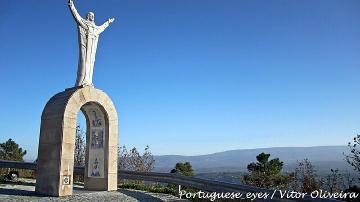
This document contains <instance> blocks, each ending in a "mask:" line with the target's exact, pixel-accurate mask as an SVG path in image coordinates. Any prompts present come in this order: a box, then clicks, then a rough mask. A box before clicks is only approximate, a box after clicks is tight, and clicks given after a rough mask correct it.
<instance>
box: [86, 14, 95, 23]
mask: <svg viewBox="0 0 360 202" xmlns="http://www.w3.org/2000/svg"><path fill="white" fill-rule="evenodd" d="M94 18H95V15H94V13H93V12H89V13H88V14H87V20H89V21H91V22H94Z"/></svg>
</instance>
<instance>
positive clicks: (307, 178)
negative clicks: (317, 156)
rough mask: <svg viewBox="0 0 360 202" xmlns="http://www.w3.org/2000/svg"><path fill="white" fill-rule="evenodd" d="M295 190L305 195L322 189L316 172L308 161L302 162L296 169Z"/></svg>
mask: <svg viewBox="0 0 360 202" xmlns="http://www.w3.org/2000/svg"><path fill="white" fill-rule="evenodd" d="M293 188H294V190H296V191H298V192H304V193H310V192H312V191H315V190H319V189H320V184H319V182H318V180H317V179H316V170H315V169H314V166H313V165H312V163H311V162H310V161H309V160H308V159H304V160H302V161H300V162H299V164H298V166H297V168H296V169H295V172H294V187H293Z"/></svg>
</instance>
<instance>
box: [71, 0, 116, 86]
mask: <svg viewBox="0 0 360 202" xmlns="http://www.w3.org/2000/svg"><path fill="white" fill-rule="evenodd" d="M68 5H69V8H70V11H71V14H72V15H73V17H74V19H75V21H76V23H77V25H78V36H79V66H78V72H77V78H76V83H75V86H93V83H92V78H93V70H94V63H95V54H96V48H97V43H98V39H99V35H100V33H101V32H103V31H104V30H105V29H106V28H107V27H108V26H109V25H110V23H112V22H114V18H111V19H109V20H108V21H106V22H105V23H104V24H102V25H101V26H97V25H96V24H95V22H94V18H95V16H94V13H93V12H89V13H88V14H87V17H86V19H83V18H82V17H81V16H80V15H79V13H78V12H77V10H76V8H75V6H74V2H73V0H68Z"/></svg>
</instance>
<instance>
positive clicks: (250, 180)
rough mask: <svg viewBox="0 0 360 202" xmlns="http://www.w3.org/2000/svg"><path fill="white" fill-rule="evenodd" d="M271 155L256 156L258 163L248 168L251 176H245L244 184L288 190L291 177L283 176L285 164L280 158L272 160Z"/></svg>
mask: <svg viewBox="0 0 360 202" xmlns="http://www.w3.org/2000/svg"><path fill="white" fill-rule="evenodd" d="M269 158H270V154H265V153H261V154H259V155H258V156H256V160H257V162H253V163H250V164H249V165H248V166H247V169H248V171H249V174H247V175H244V178H243V182H244V183H245V184H248V185H252V186H256V187H262V188H287V187H288V185H289V183H290V182H291V176H289V175H283V174H282V173H281V170H282V168H283V162H282V161H280V160H279V158H275V159H271V160H269Z"/></svg>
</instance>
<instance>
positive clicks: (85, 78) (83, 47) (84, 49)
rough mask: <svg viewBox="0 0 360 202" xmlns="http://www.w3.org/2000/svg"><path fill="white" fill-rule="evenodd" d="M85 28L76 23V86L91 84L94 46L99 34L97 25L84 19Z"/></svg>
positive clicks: (94, 53) (95, 46)
mask: <svg viewBox="0 0 360 202" xmlns="http://www.w3.org/2000/svg"><path fill="white" fill-rule="evenodd" d="M82 20H83V21H84V24H85V25H86V26H87V29H84V28H83V27H82V26H80V25H78V36H79V67H78V73H77V79H76V84H75V85H76V86H84V85H92V77H93V72H94V64H95V55H96V48H97V44H98V39H99V35H100V32H99V31H100V30H99V27H98V26H96V25H95V23H93V22H90V21H88V20H84V19H82Z"/></svg>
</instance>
